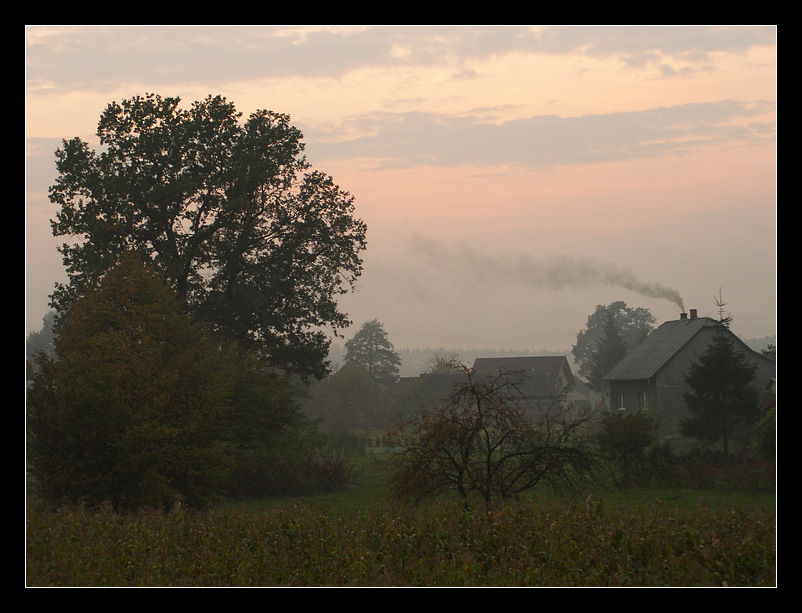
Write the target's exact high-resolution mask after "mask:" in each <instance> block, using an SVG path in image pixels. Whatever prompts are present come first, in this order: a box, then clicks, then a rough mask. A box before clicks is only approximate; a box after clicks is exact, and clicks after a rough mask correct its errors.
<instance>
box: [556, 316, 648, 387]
mask: <svg viewBox="0 0 802 613" xmlns="http://www.w3.org/2000/svg"><path fill="white" fill-rule="evenodd" d="M654 323H655V318H654V316H653V315H652V314H651V313H650V312H649V310H648V309H644V308H630V307H627V304H626V303H625V302H623V301H620V300H619V301H617V302H613V303H612V304H609V305H607V306H603V305H598V306H597V307H596V310H595V311H594V313H593V314H592V315H590V316H589V317H588V322H587V325H586V327H585V329H584V330H580V331H579V333H578V334H577V337H576V344H575V345H574V346H573V347H572V348H571V353H572V354H573V356H574V359H575V360H576V363H577V365H578V371H577V372H578V374H579V375H580V376H581V377H584V378H585V379H587V380H588V381H589V383H591V387H592V388H593V389H594V390H595V391H597V392H599V391H601V388H600V385H599V382H600V381H601V378H602V377H603V376H604V375H605V374H607V372H608V371H609V369H610V368H612V366H615V364H614V363H613V364H610V361H611V359H612V358H611V356H615V355H616V353H620V352H621V351H622V350H623V352H624V354H625V353H626V352H627V351H629V350H630V349H632V348H633V347H635V345H637V344H638V343H639V342H640V341H642V340H643V339H644V338H646V337H647V336H648V335H649V333H650V332H651V331H652V330H653V329H654ZM621 345H623V347H621ZM621 357H623V355H621ZM618 359H620V358H618ZM605 368H607V370H605ZM602 371H604V372H602Z"/></svg>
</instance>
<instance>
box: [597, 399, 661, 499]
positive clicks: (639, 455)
mask: <svg viewBox="0 0 802 613" xmlns="http://www.w3.org/2000/svg"><path fill="white" fill-rule="evenodd" d="M656 439H657V435H656V424H655V422H654V419H652V418H651V417H650V416H649V415H648V414H647V413H643V412H637V413H631V414H629V415H621V414H619V413H609V414H607V415H605V416H604V417H603V418H602V420H601V430H600V432H599V447H600V449H601V451H602V453H603V454H604V455H605V456H606V457H608V458H609V459H610V460H611V461H612V462H613V463H614V464H615V467H616V472H617V478H616V481H617V483H618V485H619V486H620V487H624V486H626V485H630V484H632V482H633V481H634V480H635V479H636V477H637V473H638V471H639V469H640V468H642V467H643V466H644V465H645V464H646V459H647V456H646V451H647V449H648V448H649V447H650V446H651V445H652V444H654V443H655V441H656Z"/></svg>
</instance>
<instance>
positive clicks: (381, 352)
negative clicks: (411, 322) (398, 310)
mask: <svg viewBox="0 0 802 613" xmlns="http://www.w3.org/2000/svg"><path fill="white" fill-rule="evenodd" d="M345 350H346V354H345V362H346V364H355V365H357V366H361V367H362V368H364V369H365V370H366V371H367V373H368V374H369V375H370V376H371V377H373V378H374V379H380V378H382V377H393V376H397V375H398V370H399V367H400V366H401V358H399V357H398V353H397V352H396V351H395V349H394V348H393V344H392V343H391V342H390V339H389V337H388V335H387V332H386V331H385V329H384V326H383V325H382V324H381V322H380V321H378V320H376V319H373V320H371V321H367V322H365V323H364V324H362V327H360V328H359V330H358V331H357V332H356V334H354V336H353V337H351V338H350V339H349V340H347V341H346V342H345Z"/></svg>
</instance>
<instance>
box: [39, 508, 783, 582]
mask: <svg viewBox="0 0 802 613" xmlns="http://www.w3.org/2000/svg"><path fill="white" fill-rule="evenodd" d="M775 531H776V523H775V517H774V513H773V512H772V510H771V509H745V508H743V507H742V506H736V507H733V508H730V509H722V510H718V511H714V510H711V509H709V508H707V507H701V508H697V509H694V510H691V511H682V510H679V509H677V508H674V507H670V506H668V505H665V504H660V503H654V502H651V503H643V504H639V505H635V506H632V507H628V506H627V507H625V506H621V507H616V506H613V505H610V504H607V503H605V501H602V500H598V501H596V500H594V499H593V498H587V499H586V500H585V501H584V503H582V504H565V503H560V504H554V503H553V504H516V505H505V506H503V507H500V508H498V509H496V510H494V511H492V512H481V513H478V512H477V513H466V512H464V511H463V510H462V509H461V508H455V507H454V506H452V505H432V506H428V507H425V508H416V509H414V510H413V509H409V508H404V507H401V508H392V509H390V508H386V507H381V508H375V509H367V510H363V511H361V512H358V513H348V514H342V513H335V512H332V511H331V510H330V509H328V508H325V507H323V508H319V507H310V506H299V505H290V506H287V507H282V508H272V509H259V510H253V511H247V510H242V509H234V510H231V509H228V510H223V509H212V510H209V511H203V512H191V511H186V510H183V509H181V510H174V511H173V512H171V513H169V514H164V513H152V512H139V513H137V514H116V513H112V512H111V511H110V510H109V509H108V508H99V509H95V510H87V509H84V508H82V507H75V506H65V507H62V508H60V509H57V510H55V511H49V510H41V509H31V510H30V511H29V513H28V522H27V539H26V554H27V568H26V580H27V585H29V586H45V585H46V586H97V587H101V586H121V587H122V586H139V587H143V586H183V587H191V586H206V587H214V586H262V587H269V586H316V587H322V586H363V587H364V586H377V587H378V586H447V587H459V586H499V587H501V586H510V587H524V586H555V587H557V586H578V587H592V586H632V587H660V586H676V587H681V586H692V587H701V586H733V587H736V586H742V587H754V586H775V585H776V581H777V575H776V532H775Z"/></svg>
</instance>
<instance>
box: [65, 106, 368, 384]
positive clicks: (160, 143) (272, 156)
mask: <svg viewBox="0 0 802 613" xmlns="http://www.w3.org/2000/svg"><path fill="white" fill-rule="evenodd" d="M179 104H180V99H179V98H171V97H161V96H158V95H154V94H148V95H146V96H144V97H139V96H137V97H134V98H131V99H129V100H124V101H122V102H121V103H116V102H113V103H111V104H109V105H108V107H107V108H106V109H105V111H104V112H103V113H102V115H101V117H100V121H99V124H98V131H97V136H98V138H99V141H100V145H101V149H100V151H99V152H96V151H94V150H92V149H91V148H90V146H89V145H88V144H87V143H86V142H84V141H82V140H81V139H79V138H74V139H72V140H69V141H64V142H63V144H62V147H61V148H60V149H59V150H57V151H56V165H57V170H58V178H57V181H56V183H55V185H53V186H52V187H51V189H50V199H51V201H52V202H53V203H54V204H57V205H58V206H59V207H60V211H59V212H58V213H57V215H56V217H55V219H54V220H53V221H52V227H53V233H54V235H55V236H66V237H69V240H68V241H66V242H65V243H64V244H63V245H62V246H61V247H60V249H59V250H60V252H61V254H62V257H63V261H64V264H65V266H66V269H67V273H68V276H69V283H68V284H67V285H58V286H57V287H56V291H55V292H54V294H53V296H52V304H53V306H55V307H56V308H57V310H58V311H59V312H60V313H63V312H65V311H66V310H67V309H68V308H69V305H70V304H71V303H72V302H73V301H74V300H75V298H76V297H78V296H80V295H81V294H83V293H84V292H85V291H86V289H87V288H88V287H89V286H90V285H91V283H92V282H93V281H95V280H97V279H98V278H99V277H100V276H101V275H102V274H103V273H104V272H105V271H106V270H107V269H108V267H109V266H110V265H111V264H112V263H113V262H114V261H115V259H116V258H117V257H119V256H120V254H121V253H122V252H123V251H124V250H126V249H135V250H137V251H138V252H140V253H144V254H146V255H147V256H148V257H149V258H150V259H151V260H152V261H153V262H154V263H155V264H156V265H157V266H158V267H159V268H160V269H161V270H162V271H163V272H164V273H166V274H167V276H168V277H169V278H170V279H171V281H172V283H173V284H174V287H175V289H176V291H177V292H178V294H179V295H180V296H181V297H182V298H184V299H185V300H186V301H187V303H188V304H189V305H190V306H191V307H192V308H193V309H194V310H195V311H196V313H197V314H198V315H199V316H201V317H203V318H204V319H206V320H207V321H209V322H211V323H212V324H214V326H215V327H216V328H217V329H218V330H219V331H221V332H222V333H224V334H225V335H227V336H228V337H230V338H233V339H236V340H237V341H238V342H240V343H244V344H247V345H251V346H254V347H257V348H258V349H259V350H261V351H262V353H263V354H264V355H266V356H269V357H270V359H271V360H272V362H273V363H274V364H275V365H276V366H281V367H283V368H285V369H287V370H290V371H293V372H297V373H300V374H303V375H305V376H306V375H315V376H322V375H323V374H325V372H326V371H327V363H326V356H327V354H328V346H329V341H328V338H327V335H326V334H325V333H324V332H323V331H322V330H323V329H324V328H326V327H330V328H332V329H333V330H334V331H335V332H337V331H339V330H341V329H342V328H344V327H346V326H347V325H349V323H350V322H349V321H348V318H347V315H346V314H344V313H343V312H341V311H340V309H339V307H338V304H337V297H338V296H339V295H341V294H343V293H345V292H347V291H349V290H350V289H351V288H352V286H353V284H354V283H355V281H356V279H357V278H358V276H359V275H360V274H361V271H362V260H361V257H360V254H361V251H362V250H364V249H365V246H366V238H365V233H366V227H365V224H364V223H363V222H362V221H361V220H359V219H358V218H356V217H355V216H354V203H353V198H352V196H351V195H350V194H348V193H347V192H344V191H341V190H340V188H339V187H338V186H337V185H335V183H334V182H333V180H332V178H331V177H329V176H327V175H325V174H323V173H321V172H319V171H315V170H313V169H312V168H311V166H310V164H309V163H308V161H307V159H306V157H305V155H304V153H303V152H304V143H303V142H302V134H301V132H300V131H299V130H298V129H297V128H295V127H293V126H292V125H291V124H290V118H289V117H288V116H287V115H282V114H278V113H274V112H271V111H265V110H258V111H256V112H254V113H253V114H251V115H250V116H249V117H248V118H247V119H246V120H245V121H244V122H241V121H240V117H241V114H240V113H238V112H237V111H236V110H235V108H234V105H233V104H232V103H230V102H228V101H227V100H226V99H225V98H223V97H220V96H209V97H207V98H206V99H204V100H201V101H197V102H195V103H193V104H192V105H191V107H190V108H188V109H183V108H181V107H180V106H179Z"/></svg>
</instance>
